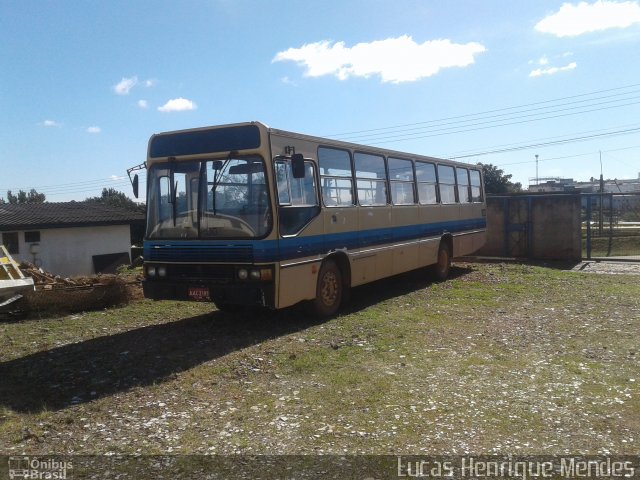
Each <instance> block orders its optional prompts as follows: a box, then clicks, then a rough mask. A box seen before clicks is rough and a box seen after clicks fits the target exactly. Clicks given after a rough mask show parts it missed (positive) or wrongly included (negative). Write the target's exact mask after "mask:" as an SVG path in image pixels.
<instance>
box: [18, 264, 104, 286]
mask: <svg viewBox="0 0 640 480" xmlns="http://www.w3.org/2000/svg"><path fill="white" fill-rule="evenodd" d="M20 270H22V273H24V275H25V276H28V277H31V278H33V281H34V283H35V285H36V289H38V290H53V289H59V288H64V289H73V288H91V287H100V286H105V285H112V284H113V283H116V276H115V275H99V276H97V277H74V278H73V279H72V278H68V277H67V278H64V277H61V276H60V275H55V274H53V273H49V272H45V271H44V270H42V268H39V267H37V266H36V265H34V264H33V263H29V262H22V263H21V264H20Z"/></svg>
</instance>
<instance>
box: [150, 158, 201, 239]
mask: <svg viewBox="0 0 640 480" xmlns="http://www.w3.org/2000/svg"><path fill="white" fill-rule="evenodd" d="M173 167H174V168H169V167H168V166H167V167H166V168H155V169H152V170H151V171H150V172H149V205H148V210H149V214H148V216H147V236H148V237H149V238H197V237H198V223H197V220H198V201H197V200H198V177H199V174H200V167H199V163H198V162H188V163H180V164H175V165H173ZM194 180H195V181H194Z"/></svg>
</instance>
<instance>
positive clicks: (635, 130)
mask: <svg viewBox="0 0 640 480" xmlns="http://www.w3.org/2000/svg"><path fill="white" fill-rule="evenodd" d="M638 132H640V127H637V128H630V129H627V130H617V131H613V132H607V133H600V134H594V135H586V136H582V137H573V138H566V139H562V140H554V141H551V142H540V143H533V144H529V145H522V146H518V147H510V148H502V149H495V150H488V151H483V152H475V153H472V154H467V155H460V156H456V157H450V158H452V159H456V160H457V159H462V158H471V157H481V156H485V155H492V154H498V153H506V152H516V151H519V150H528V149H530V148H543V147H551V146H556V145H564V144H567V143H574V142H583V141H587V140H593V139H595V138H606V137H617V136H622V135H631V134H634V133H638Z"/></svg>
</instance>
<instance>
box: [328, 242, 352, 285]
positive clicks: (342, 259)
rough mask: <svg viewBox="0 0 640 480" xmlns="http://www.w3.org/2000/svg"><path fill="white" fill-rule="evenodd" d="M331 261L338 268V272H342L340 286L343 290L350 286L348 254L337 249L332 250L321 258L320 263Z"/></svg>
mask: <svg viewBox="0 0 640 480" xmlns="http://www.w3.org/2000/svg"><path fill="white" fill-rule="evenodd" d="M329 260H331V261H333V262H334V263H335V264H336V265H337V266H338V268H339V269H340V273H341V274H342V286H343V288H344V290H345V291H347V290H348V289H349V288H351V262H350V261H349V256H348V255H347V254H346V252H342V251H337V252H332V253H330V254H329V255H327V256H326V257H324V260H322V263H325V262H327V261H329Z"/></svg>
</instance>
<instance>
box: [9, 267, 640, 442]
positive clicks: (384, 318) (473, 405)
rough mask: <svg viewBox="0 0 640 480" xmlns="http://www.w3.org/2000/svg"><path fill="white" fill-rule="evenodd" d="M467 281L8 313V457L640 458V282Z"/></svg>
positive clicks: (481, 277)
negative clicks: (337, 301) (13, 317)
mask: <svg viewBox="0 0 640 480" xmlns="http://www.w3.org/2000/svg"><path fill="white" fill-rule="evenodd" d="M453 274H454V275H453V277H454V278H452V279H451V280H449V281H447V282H444V283H431V282H430V281H429V280H428V278H427V276H426V274H425V272H423V271H419V272H414V273H412V274H409V275H403V276H399V277H395V278H393V279H389V280H386V281H383V282H377V283H375V284H371V285H368V286H364V287H360V288H357V289H355V290H354V292H353V298H352V303H351V305H350V306H349V308H348V309H347V310H346V311H345V312H344V314H343V315H341V316H339V317H337V318H334V319H332V320H329V321H326V322H317V321H314V320H310V319H309V318H307V317H306V314H305V313H304V310H303V309H300V308H294V309H289V310H286V311H283V312H279V313H276V314H263V313H251V314H249V313H245V314H239V315H235V316H234V315H227V314H223V313H221V312H217V311H214V310H213V308H212V307H211V306H210V305H207V304H199V303H181V302H155V303H154V302H151V301H147V300H142V301H138V302H135V303H132V304H130V305H128V306H125V307H120V308H113V309H108V310H103V311H99V312H93V313H85V314H77V315H71V316H65V317H59V318H42V319H37V320H30V321H25V322H16V323H0V379H1V382H0V452H1V453H5V454H14V453H17V452H20V453H23V452H26V453H31V454H46V453H76V454H92V453H116V454H120V453H122V454H131V453H142V454H159V453H208V454H211V453H215V454H223V453H249V454H266V453H281V454H284V453H286V454H313V453H336V454H344V453H348V454H357V453H367V454H460V453H474V454H494V453H514V454H566V453H571V454H577V453H582V454H588V453H591V454H595V453H600V454H607V453H611V454H637V453H638V452H639V451H640V448H638V442H639V441H640V400H639V397H638V394H639V393H640V389H639V388H638V385H639V384H640V368H639V367H640V359H639V357H640V345H639V343H638V338H637V332H638V328H639V327H640V284H639V282H638V277H637V276H631V275H595V274H587V273H574V272H567V271H563V270H561V269H557V268H547V267H542V266H530V265H518V264H510V265H505V264H496V265H492V264H458V265H457V266H456V268H454V270H453Z"/></svg>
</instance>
